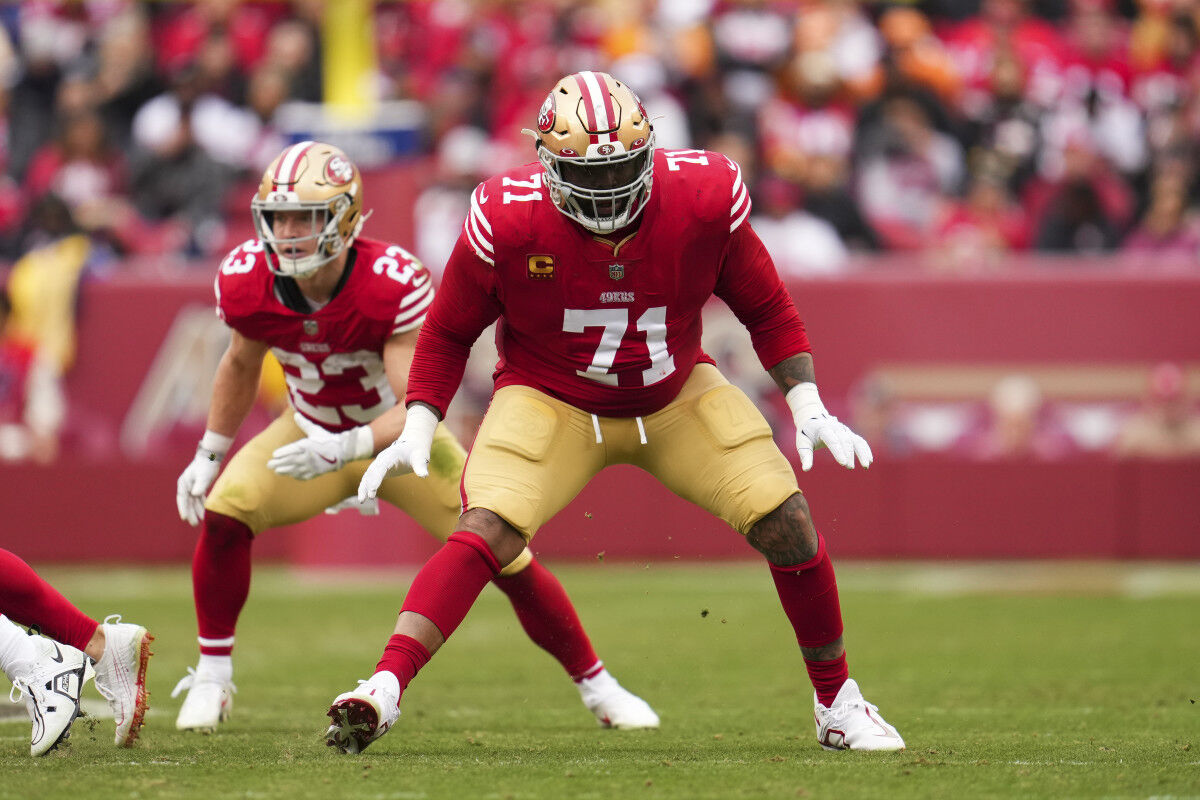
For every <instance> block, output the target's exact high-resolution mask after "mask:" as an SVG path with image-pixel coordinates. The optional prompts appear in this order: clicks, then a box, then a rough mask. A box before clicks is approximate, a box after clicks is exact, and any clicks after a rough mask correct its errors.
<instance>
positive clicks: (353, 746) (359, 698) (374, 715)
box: [325, 676, 400, 755]
mask: <svg viewBox="0 0 1200 800" xmlns="http://www.w3.org/2000/svg"><path fill="white" fill-rule="evenodd" d="M397 703H398V700H397V698H396V695H395V694H394V693H393V692H392V690H391V688H390V687H388V686H387V685H385V683H384V682H383V681H378V680H376V679H375V676H372V677H371V679H370V680H365V681H359V682H358V688H357V689H355V690H353V691H350V692H346V693H344V694H339V695H338V696H337V697H335V698H334V700H333V705H332V706H330V707H329V713H328V717H329V718H330V719H331V720H333V722H332V724H330V726H329V730H327V731H326V732H325V744H326V745H328V746H329V747H336V748H337V749H339V750H341V751H342V752H343V753H350V754H351V755H354V754H356V753H361V752H362V751H363V750H365V749H366V748H367V745H369V744H370V743H371V742H373V741H375V740H376V739H378V738H379V737H380V736H383V735H384V734H385V733H387V732H388V731H389V730H391V727H392V726H393V725H395V724H396V720H398V719H400V708H399V706H398V705H397Z"/></svg>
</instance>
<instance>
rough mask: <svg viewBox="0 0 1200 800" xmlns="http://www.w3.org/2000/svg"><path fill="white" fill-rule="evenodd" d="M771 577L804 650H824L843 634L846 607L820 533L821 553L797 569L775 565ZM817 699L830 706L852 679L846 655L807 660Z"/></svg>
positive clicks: (806, 663) (818, 545)
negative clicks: (840, 596) (842, 601)
mask: <svg viewBox="0 0 1200 800" xmlns="http://www.w3.org/2000/svg"><path fill="white" fill-rule="evenodd" d="M770 566H771V577H772V578H774V579H775V590H776V591H777V592H778V593H779V602H780V603H781V604H782V605H783V611H784V613H785V614H787V617H788V619H789V620H790V621H791V623H792V628H793V630H795V631H796V641H798V642H799V643H800V646H801V647H824V646H825V645H827V644H829V643H831V642H833V641H835V640H836V639H837V638H838V637H839V636H841V635H842V606H841V602H840V601H839V599H838V590H837V578H836V576H835V575H834V573H833V562H832V561H830V559H829V554H828V553H826V551H825V537H823V536H821V534H819V533H818V534H817V554H816V555H815V556H814V557H813V558H812V559H811V560H809V561H806V562H804V563H803V564H796V565H794V566H787V567H781V566H777V565H775V564H771V565H770ZM804 664H805V667H807V669H808V676H809V679H810V680H811V681H812V683H813V687H814V688H815V689H816V690H817V697H818V699H820V701H821V703H822V704H824V705H829V704H831V703H832V702H833V699H834V697H836V696H837V693H838V690H839V689H841V688H842V684H843V683H845V682H846V679H847V678H848V677H849V670H848V668H847V666H846V654H845V653H842V654H841V655H840V656H839V657H838V658H835V659H832V660H829V661H807V660H806V661H805V662H804Z"/></svg>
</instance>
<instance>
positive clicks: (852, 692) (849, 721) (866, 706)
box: [813, 679, 904, 750]
mask: <svg viewBox="0 0 1200 800" xmlns="http://www.w3.org/2000/svg"><path fill="white" fill-rule="evenodd" d="M813 703H814V704H815V706H816V709H815V710H814V711H813V719H814V720H816V723H817V741H818V742H820V743H821V747H824V748H825V749H826V750H903V749H904V740H903V739H901V738H900V734H899V733H897V732H896V729H895V728H893V727H892V726H891V725H889V724H888V723H887V720H885V719H884V718H883V717H882V716H880V714H879V708H878V707H877V706H875V705H873V704H872V703H868V702H867V701H866V700H864V699H863V696H862V692H861V691H860V690H859V688H858V684H857V683H855V682H854V681H853V680H852V679H851V680H847V681H846V682H845V683H844V684H842V688H841V689H839V690H838V693H837V697H835V698H834V700H833V705H831V706H829V707H828V708H826V707H825V706H823V705H821V701H820V700H817V699H816V696H815V694H814V696H813Z"/></svg>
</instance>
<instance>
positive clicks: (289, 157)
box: [272, 140, 316, 189]
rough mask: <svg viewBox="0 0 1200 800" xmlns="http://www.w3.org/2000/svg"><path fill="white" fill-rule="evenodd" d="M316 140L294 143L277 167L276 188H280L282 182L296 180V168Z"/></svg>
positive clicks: (287, 182)
mask: <svg viewBox="0 0 1200 800" xmlns="http://www.w3.org/2000/svg"><path fill="white" fill-rule="evenodd" d="M314 144H316V142H313V141H311V140H309V141H303V142H299V143H297V144H294V145H292V146H291V147H289V148H288V149H287V151H286V152H285V153H284V154H283V157H282V158H280V159H279V166H277V167H275V176H274V177H273V178H272V180H273V181H274V182H275V188H276V189H278V188H279V185H280V184H287V185H289V186H290V185H291V184H293V183H295V182H296V170H297V169H298V168H299V166H300V159H301V157H302V156H303V155H304V154H305V153H307V152H308V150H309V148H310V147H312V146H313V145H314Z"/></svg>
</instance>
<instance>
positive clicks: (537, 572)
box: [363, 426, 658, 729]
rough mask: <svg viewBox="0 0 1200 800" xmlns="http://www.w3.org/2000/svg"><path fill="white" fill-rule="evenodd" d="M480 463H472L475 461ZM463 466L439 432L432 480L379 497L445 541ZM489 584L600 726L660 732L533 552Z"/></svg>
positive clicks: (459, 452)
mask: <svg viewBox="0 0 1200 800" xmlns="http://www.w3.org/2000/svg"><path fill="white" fill-rule="evenodd" d="M479 458H480V456H478V455H477V456H473V459H475V460H476V461H478V459H479ZM465 461H466V452H465V451H464V450H463V449H462V447H461V446H460V445H459V444H458V441H457V440H456V439H455V438H454V437H453V436H452V435H451V434H450V433H449V432H448V431H447V430H446V429H445V427H444V426H440V427H439V428H438V432H437V435H436V436H435V438H434V442H433V449H432V452H431V458H430V465H429V477H428V478H426V479H421V478H417V477H415V476H413V475H403V476H399V477H395V478H389V479H388V480H386V481H384V483H383V484H382V485H381V486H380V490H379V496H380V497H382V498H383V499H384V500H386V501H388V502H389V503H391V504H392V505H394V506H396V507H397V508H399V509H401V510H402V511H405V512H406V513H408V514H409V515H410V516H411V517H413V519H415V520H416V521H417V522H418V523H420V524H421V526H422V527H423V528H425V530H427V531H429V532H430V533H432V534H433V535H434V536H437V537H438V538H439V539H441V540H442V541H445V540H446V537H448V536H449V535H450V534H451V533H453V532H454V531H455V530H456V529H457V528H458V518H459V510H460V503H461V499H460V484H461V479H462V470H463V465H464V463H465ZM363 468H364V469H365V466H363ZM497 520H499V518H498V517H497ZM492 583H493V584H494V585H495V586H496V587H497V588H498V589H500V591H502V592H504V594H505V596H507V597H508V599H509V602H510V603H512V606H513V610H514V611H515V612H516V614H517V619H518V620H519V621H520V623H521V627H522V628H523V629H524V631H525V633H526V635H528V636H529V638H530V639H532V640H533V642H534V643H535V644H537V645H538V646H539V647H541V648H542V649H543V650H545V651H546V652H548V653H549V654H550V655H551V656H552V657H553V658H554V659H555V660H556V661H558V663H559V664H560V665H562V668H563V669H564V670H565V671H566V673H567V674H568V675H569V676H570V677H571V680H572V681H574V682H575V685H576V687H578V689H579V691H580V694H581V697H582V699H583V701H584V705H585V706H586V707H587V708H588V709H589V710H591V711H592V712H593V714H594V715H595V717H596V722H597V723H598V724H600V725H603V726H606V727H613V728H620V729H633V728H654V727H657V726H658V715H657V714H655V713H654V711H653V709H651V708H650V706H649V705H647V704H646V702H645V701H644V700H642V699H641V698H640V697H637V696H636V695H634V694H632V693H630V692H628V691H626V690H625V689H624V688H622V687H621V685H620V684H619V683H618V682H617V680H616V679H615V678H614V677H613V676H612V675H611V674H610V673H609V672H608V670H607V669H606V668H605V666H604V663H603V662H602V661H601V660H600V659H599V657H598V656H597V655H596V651H595V650H594V649H593V648H592V643H591V641H590V640H589V639H588V636H587V632H586V631H585V630H584V627H583V623H582V622H580V620H579V615H578V614H577V613H576V611H575V606H574V604H572V602H571V598H570V597H569V596H568V595H567V592H566V590H565V589H564V588H563V586H562V584H561V583H560V582H559V581H558V579H557V578H556V577H555V576H554V575H553V573H551V572H550V570H548V569H546V568H545V567H544V566H543V565H542V564H541V563H540V562H539V561H537V560H536V559H535V558H534V557H533V554H532V553H531V552H530V551H529V548H527V547H525V548H523V549H522V551H521V553H520V554H519V555H518V556H517V557H516V558H515V559H513V560H512V561H511V562H510V563H509V564H508V565H507V566H505V567H504V569H503V570H501V572H500V574H499V575H498V576H496V578H494V579H493V580H492Z"/></svg>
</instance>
